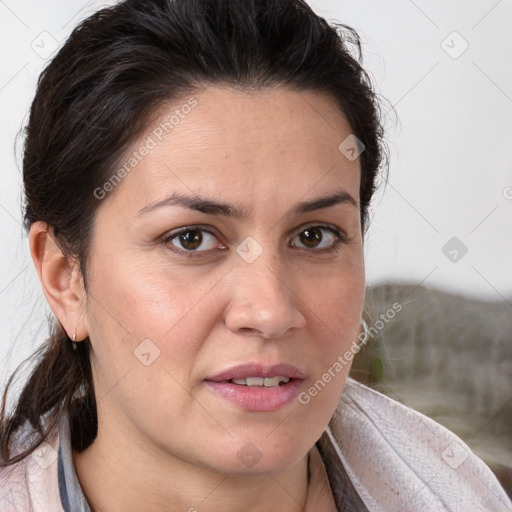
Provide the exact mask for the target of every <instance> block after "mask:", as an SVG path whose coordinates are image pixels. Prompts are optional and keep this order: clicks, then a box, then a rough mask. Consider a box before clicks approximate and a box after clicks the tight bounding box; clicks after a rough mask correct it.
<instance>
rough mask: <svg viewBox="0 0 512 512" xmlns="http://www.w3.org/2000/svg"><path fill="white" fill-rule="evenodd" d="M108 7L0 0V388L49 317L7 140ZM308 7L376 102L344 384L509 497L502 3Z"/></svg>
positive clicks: (511, 399) (351, 2) (509, 276)
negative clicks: (494, 478) (371, 393)
mask: <svg viewBox="0 0 512 512" xmlns="http://www.w3.org/2000/svg"><path fill="white" fill-rule="evenodd" d="M112 3H115V2H100V1H88V2H87V1H78V0H45V1H44V2H40V1H36V0H31V1H27V0H16V1H15V0H1V1H0V42H1V47H2V48H3V50H2V54H1V66H0V105H1V108H2V115H1V117H0V134H1V137H0V158H1V163H2V165H1V170H0V229H1V233H2V236H1V241H0V244H1V245H0V325H1V330H2V339H1V342H0V386H2V388H3V385H4V384H5V381H6V378H7V376H8V375H9V373H10V372H11V371H12V370H13V369H14V368H15V367H16V366H17V365H18V364H19V363H20V362H21V361H22V360H23V359H25V358H26V357H27V356H28V355H29V354H30V353H31V352H32V351H33V350H34V349H35V348H36V347H37V346H38V345H40V343H41V342H42V341H43V340H44V339H45V337H46V336H47V320H46V319H47V317H48V315H49V314H50V311H49V309H48V307H47V306H46V304H45V301H44V297H43V295H42V293H41V290H40V287H39V284H38V282H37V279H36V274H35V271H34V269H33V268H32V263H31V261H30V257H29V253H28V246H27V237H26V234H25V233H24V232H23V229H22V227H21V171H20V169H21V166H20V163H19V162H20V159H19V151H18V152H17V153H16V152H15V149H14V142H15V138H16V135H17V133H18V131H19V130H20V128H21V127H22V126H23V124H24V123H25V121H26V116H27V113H28V109H29V106H30V102H31V100H32V98H33V95H34V91H35V85H36V81H37V77H38V75H39V74H40V72H41V71H42V69H43V67H44V65H45V63H46V62H47V60H48V59H50V58H51V57H52V55H53V54H54V53H55V51H56V50H57V48H58V47H59V46H60V45H61V44H62V43H63V42H64V40H65V39H66V37H67V36H68V35H69V33H70V32H71V30H72V29H73V27H74V26H76V24H77V23H78V22H79V21H80V20H81V19H83V18H84V17H86V16H87V15H88V14H90V13H92V12H93V11H95V10H97V9H99V8H100V7H102V6H105V5H109V4H112ZM309 3H310V5H311V6H312V7H313V8H314V9H315V11H316V12H318V13H319V14H320V15H322V16H323V17H325V18H327V19H328V20H329V21H337V22H339V23H343V24H347V25H350V26H352V27H353V28H355V29H356V30H357V31H358V32H359V34H360V36H361V39H362V43H363V56H364V58H363V65H364V66H365V68H366V69H367V70H368V72H369V74H370V76H371V77H372V80H373V81H374V84H375V87H376V89H377V91H378V92H379V94H381V95H382V97H383V98H385V101H384V102H383V105H382V112H383V115H384V119H385V125H386V130H387V139H388V142H389V145H390V164H391V165H390V173H389V180H388V183H387V185H386V186H384V185H383V186H382V187H381V189H380V190H379V192H378V194H377V196H376V198H375V200H374V202H373V206H372V212H371V213H372V217H373V219H372V223H371V226H370V229H369V231H368V233H367V236H366V240H365V260H366V269H367V285H368V287H367V293H366V312H365V320H366V322H367V324H368V326H369V327H373V330H372V333H373V335H372V336H371V338H370V340H369V341H368V343H367V344H366V346H365V347H364V349H363V350H362V351H361V353H360V354H359V355H358V356H357V358H356V360H355V363H354V367H353V369H352V376H353V377H354V378H357V379H359V380H361V381H363V382H365V383H367V384H368V385H370V386H372V387H374V388H376V389H378V390H379V391H382V392H383V393H385V394H388V395H389V396H391V397H393V398H394V399H396V400H398V401H400V402H402V403H405V404H407V405H410V406H412V407H414V408H416V409H417V410H420V411H421V412H423V413H425V414H427V415H428V416H430V417H432V418H434V419H435V420H436V421H439V422H440V423H442V424H445V425H446V426H448V427H449V428H450V429H452V430H453V431H455V432H456V433H457V434H458V435H459V436H461V437H462V438H463V439H464V440H465V441H466V442H467V443H468V444H469V445H470V446H471V447H472V448H473V449H474V450H475V451H476V452H477V453H478V454H479V455H480V456H481V457H483V458H484V459H485V460H486V461H487V462H488V463H489V465H490V466H491V467H492V469H493V470H494V471H495V472H496V473H497V474H498V476H499V478H500V480H501V481H502V483H503V485H504V487H505V488H506V489H507V490H508V492H509V493H510V494H511V495H512V66H511V65H510V63H511V62H512V60H511V52H512V31H511V30H510V27H511V26H512V1H510V0H499V1H496V0H478V1H476V0H452V1H450V2H443V1H442V0H438V1H420V0H414V1H413V0H395V1H390V0H388V1H383V0H380V1H378V0H365V1H364V2H362V1H360V0H332V1H331V0H312V1H310V2H309ZM396 303H397V304H400V305H401V306H402V308H401V310H400V311H399V312H396V311H395V310H393V311H394V312H395V314H394V316H393V318H392V319H389V316H391V315H390V314H388V312H389V311H390V308H391V309H393V304H396ZM382 315H384V316H385V320H387V321H383V320H382V318H383V317H382ZM379 319H380V323H379ZM381 325H382V326H381Z"/></svg>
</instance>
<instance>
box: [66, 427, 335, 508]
mask: <svg viewBox="0 0 512 512" xmlns="http://www.w3.org/2000/svg"><path fill="white" fill-rule="evenodd" d="M100 425H101V423H100ZM308 455H310V456H311V459H310V461H311V478H308V458H309V457H308ZM73 461H74V465H75V469H76V472H77V476H78V479H79V481H80V484H81V486H82V490H83V492H84V495H85V496H86V499H87V501H88V502H89V505H90V506H91V509H92V511H93V512H99V511H102V512H110V511H113V510H123V511H125V512H135V511H137V512H138V511H140V510H152V511H154V512H169V511H190V512H194V511H200V512H214V511H219V510H222V511H223V512H239V511H240V510H244V511H247V512H255V511H261V510H275V511H276V512H303V511H306V512H313V511H314V510H323V511H331V510H333V511H335V510H336V508H335V507H334V503H333V500H332V494H331V492H330V489H329V484H328V481H327V477H326V475H325V469H324V467H323V463H322V460H321V457H320V454H319V452H318V450H317V449H316V447H313V449H312V450H311V451H310V452H309V454H306V456H304V457H303V458H302V459H301V460H299V461H298V462H297V463H296V464H295V465H294V466H293V467H291V468H288V469H287V470H286V471H283V472H281V473H278V474H270V473H264V474H252V475H236V474H227V475H226V474H220V473H217V472H215V471H212V470H211V469H210V468H204V467H201V466H199V465H195V464H191V463H190V462H187V461H183V460H181V459H178V458H175V457H173V456H171V455H169V454H168V453H163V452H161V451H159V449H156V448H155V449H148V447H147V446H146V445H143V444H142V443H137V442H133V441H128V440H126V439H125V438H123V437H121V436H119V431H116V432H114V431H112V432H110V433H109V432H108V430H107V431H105V429H101V428H100V429H99V431H98V436H97V437H96V439H95V441H94V443H93V444H92V445H91V446H90V447H89V448H87V449H86V450H85V451H83V452H81V453H76V452H74V453H73ZM308 484H309V485H308Z"/></svg>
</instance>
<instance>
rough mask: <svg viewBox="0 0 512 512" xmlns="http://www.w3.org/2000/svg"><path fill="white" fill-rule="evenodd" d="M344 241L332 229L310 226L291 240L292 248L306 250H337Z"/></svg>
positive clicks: (342, 237) (343, 237)
mask: <svg viewBox="0 0 512 512" xmlns="http://www.w3.org/2000/svg"><path fill="white" fill-rule="evenodd" d="M344 241H345V236H344V235H343V234H342V233H341V232H338V231H335V230H334V229H333V228H330V227H325V226H311V227H308V228H306V229H303V230H302V231H301V232H300V233H299V234H298V235H297V236H295V238H294V239H293V240H292V243H291V245H292V246H293V247H299V248H306V249H316V250H320V249H327V250H329V249H333V250H334V249H337V246H338V245H339V244H341V243H342V242H344Z"/></svg>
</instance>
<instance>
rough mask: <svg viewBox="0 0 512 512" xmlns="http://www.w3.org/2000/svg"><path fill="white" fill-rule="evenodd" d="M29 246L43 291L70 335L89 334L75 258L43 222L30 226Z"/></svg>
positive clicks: (82, 335)
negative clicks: (84, 320) (85, 322)
mask: <svg viewBox="0 0 512 512" xmlns="http://www.w3.org/2000/svg"><path fill="white" fill-rule="evenodd" d="M29 246H30V254H31V256H32V260H33V262H34V265H35V267H36V271H37V274H38V276H39V280H40V282H41V287H42V289H43V293H44V295H45V297H46V300H47V302H48V304H49V305H50V307H51V309H52V311H53V313H54V314H55V316H56V317H57V319H58V320H59V322H60V324H61V325H62V326H63V328H64V329H65V330H66V332H67V334H68V336H69V337H70V338H71V337H72V336H73V334H74V333H75V332H76V339H77V340H80V339H83V338H85V337H86V336H87V333H86V332H85V327H84V325H83V318H84V313H85V310H84V305H85V301H84V294H83V293H82V291H83V286H82V284H83V282H82V276H81V273H80V269H79V265H78V262H77V261H76V259H74V258H70V257H69V256H68V257H66V256H65V255H64V253H63V251H62V249H61V248H60V246H59V243H58V241H57V240H56V238H55V236H54V234H53V230H52V228H51V227H50V226H48V224H46V223H44V222H35V223H34V224H32V226H31V227H30V233H29Z"/></svg>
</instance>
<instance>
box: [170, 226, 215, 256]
mask: <svg viewBox="0 0 512 512" xmlns="http://www.w3.org/2000/svg"><path fill="white" fill-rule="evenodd" d="M163 241H164V243H166V244H170V245H172V246H174V247H176V248H177V249H178V250H180V251H182V252H205V251H209V250H211V249H215V248H219V249H223V248H224V246H222V244H221V243H220V242H219V241H218V240H217V238H216V237H215V236H214V235H212V233H210V232H209V231H206V230H205V229H198V228H185V229H182V230H180V231H178V232H175V233H171V234H170V235H168V236H166V237H165V238H164V240H163Z"/></svg>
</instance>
